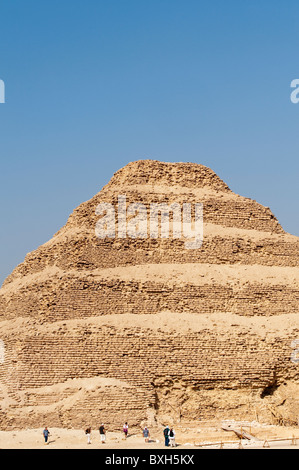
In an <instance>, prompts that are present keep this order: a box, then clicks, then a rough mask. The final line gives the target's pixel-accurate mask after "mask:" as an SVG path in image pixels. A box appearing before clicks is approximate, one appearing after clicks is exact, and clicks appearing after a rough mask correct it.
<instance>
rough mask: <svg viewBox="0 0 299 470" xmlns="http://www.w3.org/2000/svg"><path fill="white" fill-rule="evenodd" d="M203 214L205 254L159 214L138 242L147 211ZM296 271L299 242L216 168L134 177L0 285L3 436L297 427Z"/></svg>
mask: <svg viewBox="0 0 299 470" xmlns="http://www.w3.org/2000/svg"><path fill="white" fill-rule="evenodd" d="M124 196H125V199H120V197H124ZM120 202H122V203H124V204H123V205H122V206H121V205H120ZM196 204H201V207H202V220H203V240H202V244H201V245H200V248H197V249H188V248H186V244H185V241H186V240H185V239H184V237H185V238H186V231H185V232H184V230H183V229H184V227H182V228H183V229H182V230H181V231H180V234H181V235H182V236H181V237H174V236H171V234H172V235H173V233H174V227H177V225H175V224H176V223H178V222H177V221H176V220H175V215H174V211H171V210H170V211H169V214H168V213H167V214H166V215H167V218H166V219H165V220H167V222H168V223H169V226H168V229H169V231H165V232H163V230H162V228H163V227H164V226H163V223H162V216H161V214H159V218H157V219H156V220H158V225H159V227H158V228H159V230H158V231H157V233H155V236H152V235H153V233H151V234H148V232H146V236H130V235H132V233H133V234H136V233H137V232H136V231H138V230H140V227H141V226H142V224H143V223H144V224H145V222H146V223H147V225H146V227H147V228H148V227H150V223H149V222H150V215H151V212H150V209H151V208H152V207H153V206H155V207H159V208H161V207H163V210H165V208H171V209H173V208H174V207H175V208H177V209H182V211H181V213H180V214H181V215H184V214H183V208H186V207H189V208H190V217H191V219H192V220H193V221H194V220H195V219H194V216H195V215H196V212H195V208H196ZM188 205H189V206H188ZM99 207H100V208H101V209H103V208H106V212H107V214H108V211H110V212H111V214H113V215H114V216H115V219H113V226H112V229H113V230H112V231H109V230H110V228H111V227H110V225H109V224H110V222H109V223H108V219H106V220H105V222H103V217H106V216H107V214H106V215H105V214H104V212H103V211H102V212H101V210H99ZM140 209H144V217H145V218H144V219H142V218H139V219H138V218H136V217H137V216H136V213H137V212H138V210H139V211H140ZM134 210H135V213H134ZM121 215H125V216H126V218H125V219H124V218H123V219H121V218H120V216H121ZM109 220H110V219H109ZM111 220H112V219H111ZM182 221H183V218H182V219H180V220H179V222H180V223H181V225H183V222H182ZM99 223H101V224H102V225H101V227H102V228H103V227H104V228H105V230H106V232H104V234H105V233H106V235H107V236H101V237H100V236H98V235H99V233H98V232H97V230H96V227H99V225H98V224H99ZM194 223H195V222H194ZM121 224H125V228H126V230H125V232H124V231H121V230H120V227H121ZM129 227H131V232H130V231H129ZM133 228H134V230H135V232H134V231H133ZM138 233H139V234H140V232H138ZM165 233H166V235H168V236H162V235H163V234H164V235H165ZM112 235H113V236H112ZM120 235H121V236H120ZM142 235H144V232H143V233H142ZM298 263H299V238H298V237H295V236H293V235H290V234H288V233H286V232H285V231H284V230H283V228H282V227H281V225H280V224H279V222H278V220H277V219H276V217H275V216H274V215H273V213H272V212H271V210H270V209H269V208H267V207H264V206H262V205H261V204H259V203H258V202H256V201H253V200H251V199H249V198H245V197H242V196H240V195H238V194H235V193H234V192H233V191H232V190H231V189H230V188H229V187H228V186H227V185H226V183H225V182H224V181H222V180H221V178H220V177H219V176H218V175H217V174H216V173H214V172H213V171H212V170H211V169H210V168H208V167H206V166H204V165H199V164H194V163H164V162H159V161H155V160H139V161H136V162H132V163H129V164H128V165H126V166H125V167H124V168H122V169H120V170H118V171H117V172H116V173H115V174H114V175H113V176H112V178H111V180H110V181H109V182H108V183H107V184H106V185H105V186H104V187H103V188H102V190H101V191H100V192H99V193H97V194H96V195H95V196H94V197H93V198H91V199H90V200H89V201H86V202H84V203H82V204H80V206H79V207H77V208H76V209H75V210H74V211H73V213H72V214H71V215H70V217H69V218H68V220H67V222H66V224H65V226H64V227H62V228H61V229H60V230H59V231H58V232H57V233H56V234H55V235H54V236H53V238H52V239H51V240H49V241H48V242H46V243H45V244H44V245H42V246H40V247H39V248H38V249H37V250H35V251H33V252H31V253H29V254H28V255H27V256H26V258H25V260H24V262H23V263H21V264H20V265H19V266H17V267H16V268H15V269H14V271H13V272H12V273H11V275H10V276H8V278H7V279H6V280H5V282H4V283H3V286H2V288H1V290H0V340H1V345H2V346H1V348H2V349H1V354H0V359H1V362H0V406H1V409H0V425H1V428H2V429H12V428H13V429H17V428H21V427H23V426H24V425H26V427H38V426H40V422H41V421H45V420H46V421H47V423H48V425H49V426H52V427H54V426H55V427H66V426H72V427H74V428H76V427H78V428H80V427H81V426H82V422H86V421H88V422H89V423H90V424H91V425H92V426H97V425H98V423H99V422H105V423H106V424H107V426H108V427H109V429H114V428H117V427H118V428H119V426H120V425H121V424H122V422H123V421H124V420H126V419H128V420H130V423H131V426H133V427H134V426H137V427H138V426H140V423H143V422H145V421H146V422H149V420H151V421H152V422H153V423H160V422H164V421H165V419H166V420H172V421H173V422H174V423H175V422H177V421H176V420H180V421H181V422H183V421H185V422H189V421H193V420H198V419H211V418H219V419H244V418H246V419H256V415H257V414H258V415H259V417H260V418H261V419H262V420H264V422H269V423H272V422H273V410H274V414H275V419H277V420H278V421H279V420H280V419H283V420H284V421H285V422H290V423H293V422H295V421H296V422H297V416H298V414H299V406H298V404H297V401H296V395H297V394H298V390H299V382H298V380H299V375H298V372H299V365H297V362H296V361H297V356H296V347H295V346H294V345H295V343H294V341H296V339H297V336H298V331H299V322H298V308H299V276H298V269H299V267H298V266H299V264H298ZM281 403H283V404H281ZM270 410H272V411H270ZM125 418H126V419H125Z"/></svg>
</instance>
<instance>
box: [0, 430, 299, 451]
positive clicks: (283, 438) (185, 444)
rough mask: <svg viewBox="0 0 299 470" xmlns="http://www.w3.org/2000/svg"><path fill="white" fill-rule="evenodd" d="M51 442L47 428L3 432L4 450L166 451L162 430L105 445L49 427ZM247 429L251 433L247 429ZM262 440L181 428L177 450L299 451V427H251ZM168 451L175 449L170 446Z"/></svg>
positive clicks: (115, 436) (117, 435)
mask: <svg viewBox="0 0 299 470" xmlns="http://www.w3.org/2000/svg"><path fill="white" fill-rule="evenodd" d="M49 430H50V436H49V440H48V443H47V444H46V443H45V442H44V437H43V434H42V432H43V428H39V429H26V430H13V431H0V449H86V450H87V449H150V450H152V449H163V450H165V449H166V447H165V445H164V438H163V434H162V430H159V431H157V430H155V432H152V434H151V436H150V440H149V442H147V443H146V442H145V440H144V438H143V436H142V434H141V431H140V432H138V431H137V432H136V431H132V432H131V434H130V433H129V436H128V438H127V439H124V436H123V434H122V432H109V431H108V432H107V435H106V442H105V443H104V444H103V443H101V440H100V435H99V432H98V430H97V429H95V430H92V433H91V443H90V444H88V443H87V437H86V436H85V433H84V430H77V429H61V428H49ZM244 430H246V431H249V428H248V427H247V428H246V429H245V428H244ZM250 432H251V433H252V434H253V435H254V436H255V437H256V438H257V439H258V441H255V442H252V441H248V440H247V439H242V440H241V441H240V439H239V438H238V437H237V436H236V434H235V433H234V432H230V431H229V432H227V431H223V430H221V429H217V428H213V427H211V428H210V429H206V430H204V431H203V430H201V429H190V428H187V429H186V428H185V429H184V428H181V429H178V430H177V431H176V447H175V449H180V450H184V449H193V450H200V449H240V448H242V449H256V448H259V449H269V448H276V449H277V448H281V449H297V450H298V449H299V427H298V428H297V427H292V428H288V427H281V426H258V427H256V428H254V427H252V428H250ZM168 449H170V450H171V449H173V450H174V448H170V447H168Z"/></svg>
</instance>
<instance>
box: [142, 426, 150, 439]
mask: <svg viewBox="0 0 299 470" xmlns="http://www.w3.org/2000/svg"><path fill="white" fill-rule="evenodd" d="M143 437H144V439H145V442H148V440H149V430H148V428H147V427H146V426H145V428H144V430H143Z"/></svg>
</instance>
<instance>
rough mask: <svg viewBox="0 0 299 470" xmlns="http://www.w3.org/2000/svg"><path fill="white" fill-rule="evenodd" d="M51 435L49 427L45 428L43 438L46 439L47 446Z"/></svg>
mask: <svg viewBox="0 0 299 470" xmlns="http://www.w3.org/2000/svg"><path fill="white" fill-rule="evenodd" d="M49 434H50V431H49V429H48V428H47V427H45V429H44V430H43V436H44V439H45V444H47V442H48V437H49Z"/></svg>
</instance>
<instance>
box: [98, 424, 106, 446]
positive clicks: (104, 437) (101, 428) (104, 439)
mask: <svg viewBox="0 0 299 470" xmlns="http://www.w3.org/2000/svg"><path fill="white" fill-rule="evenodd" d="M99 431H100V436H101V442H102V444H105V441H106V430H105V426H104V424H103V423H102V424H101V426H100V427H99Z"/></svg>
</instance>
